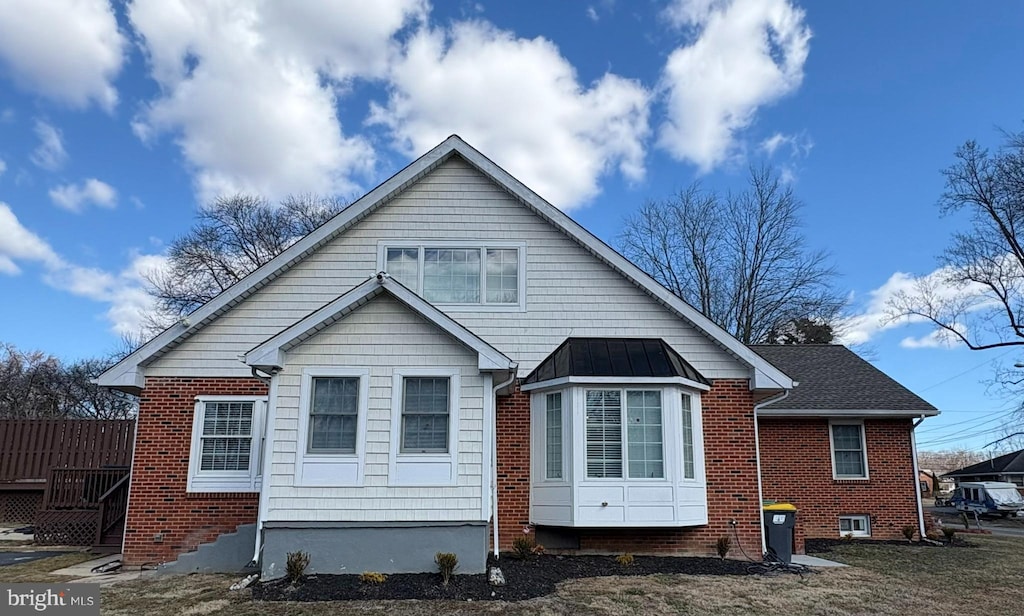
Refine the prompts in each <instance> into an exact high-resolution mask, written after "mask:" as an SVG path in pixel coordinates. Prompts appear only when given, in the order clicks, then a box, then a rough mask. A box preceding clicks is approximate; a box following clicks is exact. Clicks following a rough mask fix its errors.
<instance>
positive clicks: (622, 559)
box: [615, 554, 633, 567]
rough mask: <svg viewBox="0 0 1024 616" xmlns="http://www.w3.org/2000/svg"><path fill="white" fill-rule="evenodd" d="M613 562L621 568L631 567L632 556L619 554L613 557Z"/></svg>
mask: <svg viewBox="0 0 1024 616" xmlns="http://www.w3.org/2000/svg"><path fill="white" fill-rule="evenodd" d="M615 562H617V563H619V564H620V565H622V566H623V567H632V566H633V555H632V554H619V555H618V556H616V557H615Z"/></svg>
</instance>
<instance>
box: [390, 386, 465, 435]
mask: <svg viewBox="0 0 1024 616" xmlns="http://www.w3.org/2000/svg"><path fill="white" fill-rule="evenodd" d="M451 399H452V391H451V378H450V377H447V376H406V377H404V378H403V379H402V434H401V448H400V449H399V451H401V452H402V453H448V434H449V430H450V429H451V426H450V425H449V423H450V419H449V417H450V412H451Z"/></svg>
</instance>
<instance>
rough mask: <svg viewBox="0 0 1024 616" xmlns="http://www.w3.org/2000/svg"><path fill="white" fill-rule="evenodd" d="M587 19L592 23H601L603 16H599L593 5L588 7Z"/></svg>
mask: <svg viewBox="0 0 1024 616" xmlns="http://www.w3.org/2000/svg"><path fill="white" fill-rule="evenodd" d="M587 19H589V20H590V21H601V16H600V15H598V14H597V9H595V8H594V7H593V5H591V6H588V7H587Z"/></svg>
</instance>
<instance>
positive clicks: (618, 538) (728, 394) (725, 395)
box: [497, 380, 761, 558]
mask: <svg viewBox="0 0 1024 616" xmlns="http://www.w3.org/2000/svg"><path fill="white" fill-rule="evenodd" d="M701 401H702V406H703V419H704V448H705V454H704V455H705V460H706V467H707V485H708V525H707V526H701V527H697V528H677V529H671V528H670V529H615V530H610V529H600V530H594V529H586V530H580V533H579V538H580V549H581V550H587V551H599V552H627V551H628V552H633V553H656V552H662V553H664V552H669V553H692V554H713V553H714V552H715V542H716V541H717V540H718V538H719V537H721V536H723V535H726V534H729V535H730V536H731V537H733V545H734V549H736V547H735V543H736V542H735V537H736V535H733V534H732V531H731V530H730V529H729V520H730V519H734V520H736V521H737V522H738V525H737V527H736V532H737V533H738V536H739V539H740V542H741V546H742V548H743V549H744V550H745V551H746V552H747V553H748V554H750V555H751V556H752V557H754V558H756V557H757V556H758V555H760V553H761V527H760V503H759V501H758V498H757V461H756V456H755V444H754V429H753V428H754V424H753V421H754V412H753V405H754V402H753V399H752V398H751V393H750V390H749V387H748V384H747V381H746V380H718V381H715V382H714V384H713V386H712V388H711V391H710V392H706V393H704V394H703V395H702V396H701ZM497 428H498V524H499V529H500V530H501V539H500V541H501V546H500V547H501V549H502V550H508V549H511V546H512V541H513V540H514V539H515V538H516V537H517V536H519V534H520V531H521V529H522V528H523V526H524V525H526V524H528V523H529V499H530V399H529V395H528V394H525V393H522V392H520V391H519V390H518V388H517V389H516V391H515V392H514V393H513V394H512V395H510V396H502V397H499V398H498V404H497Z"/></svg>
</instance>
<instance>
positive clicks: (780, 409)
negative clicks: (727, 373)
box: [750, 344, 938, 417]
mask: <svg viewBox="0 0 1024 616" xmlns="http://www.w3.org/2000/svg"><path fill="white" fill-rule="evenodd" d="M750 348H751V349H753V350H754V351H755V352H757V353H758V354H759V355H760V356H762V357H764V358H765V359H767V360H768V361H770V362H771V363H773V364H774V365H775V366H777V367H778V368H780V369H781V370H784V371H785V372H786V374H788V375H790V376H792V377H793V378H794V379H796V380H797V381H798V382H799V383H800V385H799V386H798V387H796V388H795V389H793V390H792V391H791V392H790V393H789V396H787V397H786V398H784V399H781V400H776V401H775V402H772V403H770V404H767V405H765V406H764V407H762V410H761V411H759V412H760V413H762V414H764V415H787V414H788V415H800V414H806V415H824V414H829V415H844V414H845V415H898V416H915V417H916V416H920V415H929V416H931V415H938V411H937V410H936V409H935V407H934V406H932V405H931V404H928V403H927V402H926V401H924V400H923V399H921V398H920V397H918V396H917V394H915V393H913V392H912V391H910V390H909V389H907V388H906V387H904V386H902V385H900V384H899V383H897V382H896V381H895V380H893V379H892V378H891V377H890V376H889V375H887V374H885V373H884V372H882V371H881V370H879V369H878V368H875V367H874V366H872V365H871V364H869V363H868V362H866V361H864V360H863V359H862V358H861V357H860V356H859V355H857V354H856V353H854V352H853V351H851V350H850V349H848V348H846V347H844V346H841V345H834V344H754V345H751V346H750Z"/></svg>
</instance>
